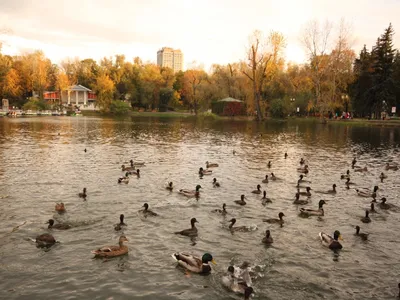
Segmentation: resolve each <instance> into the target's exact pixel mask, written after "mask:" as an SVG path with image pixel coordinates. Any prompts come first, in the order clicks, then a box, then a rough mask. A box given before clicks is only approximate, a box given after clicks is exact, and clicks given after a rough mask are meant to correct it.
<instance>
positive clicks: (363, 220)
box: [361, 209, 371, 223]
mask: <svg viewBox="0 0 400 300" xmlns="http://www.w3.org/2000/svg"><path fill="white" fill-rule="evenodd" d="M361 222H363V223H371V218H370V217H369V210H368V209H367V210H366V211H365V217H362V218H361Z"/></svg>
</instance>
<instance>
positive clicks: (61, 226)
mask: <svg viewBox="0 0 400 300" xmlns="http://www.w3.org/2000/svg"><path fill="white" fill-rule="evenodd" d="M46 224H49V226H48V227H47V228H49V229H59V230H66V229H70V228H71V225H69V224H54V220H53V219H50V220H48V221H47V223H46Z"/></svg>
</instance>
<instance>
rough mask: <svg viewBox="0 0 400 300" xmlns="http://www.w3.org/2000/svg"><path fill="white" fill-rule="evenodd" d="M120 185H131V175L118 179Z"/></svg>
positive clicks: (127, 174)
mask: <svg viewBox="0 0 400 300" xmlns="http://www.w3.org/2000/svg"><path fill="white" fill-rule="evenodd" d="M118 183H125V184H128V183H129V173H128V172H126V173H125V176H123V177H120V178H118Z"/></svg>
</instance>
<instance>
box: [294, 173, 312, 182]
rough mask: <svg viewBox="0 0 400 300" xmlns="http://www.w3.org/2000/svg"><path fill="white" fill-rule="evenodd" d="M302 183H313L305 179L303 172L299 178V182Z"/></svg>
mask: <svg viewBox="0 0 400 300" xmlns="http://www.w3.org/2000/svg"><path fill="white" fill-rule="evenodd" d="M300 183H311V181H309V180H305V179H304V175H303V174H301V175H300V176H299V180H297V184H300Z"/></svg>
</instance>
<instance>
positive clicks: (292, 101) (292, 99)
mask: <svg viewBox="0 0 400 300" xmlns="http://www.w3.org/2000/svg"><path fill="white" fill-rule="evenodd" d="M294 101H296V98H290V102H291V103H292V106H293V103H294ZM294 114H295V115H296V114H297V113H296V109H294Z"/></svg>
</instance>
